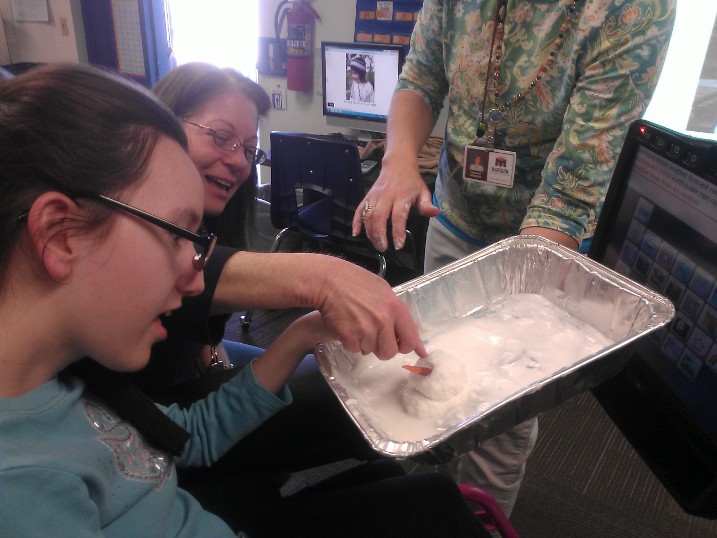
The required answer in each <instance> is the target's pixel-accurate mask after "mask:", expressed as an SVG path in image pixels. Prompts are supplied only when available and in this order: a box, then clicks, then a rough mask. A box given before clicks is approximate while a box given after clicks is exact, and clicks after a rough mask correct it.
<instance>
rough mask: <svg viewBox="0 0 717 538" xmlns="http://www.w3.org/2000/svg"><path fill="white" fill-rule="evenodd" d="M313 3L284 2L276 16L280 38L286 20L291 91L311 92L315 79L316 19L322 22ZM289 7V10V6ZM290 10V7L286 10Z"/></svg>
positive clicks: (305, 0)
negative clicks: (312, 5) (312, 82)
mask: <svg viewBox="0 0 717 538" xmlns="http://www.w3.org/2000/svg"><path fill="white" fill-rule="evenodd" d="M309 1H310V0H283V1H282V2H280V3H279V6H278V7H277V9H276V14H275V16H274V30H275V32H276V37H277V38H278V37H279V33H280V32H281V26H282V23H283V20H284V18H286V27H287V28H286V29H287V40H286V55H287V61H286V87H287V89H289V90H292V91H299V92H301V91H306V90H310V89H311V81H312V79H313V75H314V73H313V61H312V59H313V53H314V19H316V20H319V21H320V20H321V17H319V14H318V13H317V12H316V10H315V9H314V8H313V7H311V4H309ZM289 4H290V6H288V5H289ZM287 6H288V7H287Z"/></svg>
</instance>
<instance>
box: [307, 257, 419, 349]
mask: <svg viewBox="0 0 717 538" xmlns="http://www.w3.org/2000/svg"><path fill="white" fill-rule="evenodd" d="M324 258H325V260H324V261H323V262H322V263H323V265H324V267H323V268H322V269H321V271H320V272H319V273H317V274H323V275H325V276H326V277H327V278H324V279H323V285H316V286H314V294H315V295H314V297H312V298H311V299H310V303H311V304H312V305H314V307H315V308H317V309H318V310H319V311H320V312H321V315H322V317H323V319H324V322H325V323H326V326H327V327H328V329H329V330H330V331H331V333H332V335H333V336H334V337H335V338H336V339H337V340H340V341H341V343H342V344H343V345H344V347H345V348H346V349H347V350H348V351H350V352H352V353H357V352H361V353H363V354H364V355H366V354H368V353H373V354H375V355H376V356H377V357H378V358H379V359H382V360H385V359H390V358H392V357H394V356H395V355H396V354H398V353H409V352H411V351H415V352H416V353H417V354H418V355H419V356H420V357H423V356H425V355H427V351H426V348H425V347H424V344H423V342H422V340H421V335H420V334H419V333H418V327H417V326H416V323H415V322H414V321H413V318H412V317H411V313H410V311H409V310H408V307H407V306H406V304H405V303H404V302H403V301H401V299H399V298H398V296H397V295H396V294H395V293H394V292H393V290H392V289H391V286H390V285H389V284H388V283H387V282H386V281H385V280H383V279H382V278H381V277H379V276H378V275H375V274H374V273H371V272H369V271H367V270H365V269H362V268H361V267H359V266H357V265H354V264H352V263H349V262H346V261H344V260H340V259H338V258H332V257H329V256H326V257H324Z"/></svg>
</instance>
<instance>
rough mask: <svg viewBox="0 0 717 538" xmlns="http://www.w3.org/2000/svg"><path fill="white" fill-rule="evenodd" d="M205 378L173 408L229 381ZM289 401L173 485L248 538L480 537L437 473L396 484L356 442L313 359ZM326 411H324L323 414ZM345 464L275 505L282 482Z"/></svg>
mask: <svg viewBox="0 0 717 538" xmlns="http://www.w3.org/2000/svg"><path fill="white" fill-rule="evenodd" d="M238 371H239V369H233V370H226V371H223V372H219V373H214V374H211V375H208V376H205V377H203V378H201V379H200V380H195V381H192V382H191V383H189V384H185V385H184V386H183V387H181V390H180V391H179V393H178V400H179V402H180V404H182V405H188V404H189V403H191V402H192V401H194V400H196V399H199V398H202V397H204V396H206V394H207V393H209V392H211V391H214V390H216V389H217V388H219V386H221V384H222V383H224V382H226V381H227V380H228V379H230V378H231V377H233V376H234V375H236V374H237V373H238ZM288 385H289V388H290V390H291V392H292V396H293V398H294V402H293V403H292V405H290V406H288V407H287V408H286V409H284V410H282V411H280V412H279V413H277V414H276V415H275V416H273V417H272V418H270V419H269V420H267V421H266V422H265V423H264V424H262V425H261V426H260V427H259V428H257V429H256V430H255V431H254V432H252V433H251V434H250V435H248V436H247V437H245V438H244V439H242V440H241V441H240V442H239V443H237V444H236V445H235V446H234V447H233V448H232V449H231V450H230V451H229V452H227V454H225V455H224V456H223V457H222V458H221V459H220V460H219V461H217V462H216V463H215V464H214V465H212V466H211V467H210V468H206V469H200V468H192V469H179V470H178V473H179V484H180V486H181V487H183V488H185V489H187V490H188V491H189V492H190V493H192V494H193V495H194V496H195V497H196V498H197V499H198V500H199V501H200V502H201V503H202V505H203V506H204V508H205V509H207V510H209V511H211V512H214V513H216V514H217V515H219V516H220V517H222V518H223V519H224V520H225V521H226V522H227V523H228V524H229V525H230V526H232V528H234V529H235V530H237V531H244V532H246V533H248V534H249V536H250V538H261V537H264V536H266V537H272V538H275V537H281V536H292V537H301V536H312V537H321V536H326V537H329V536H330V537H332V538H333V537H338V536H341V537H353V536H355V537H357V538H358V537H362V538H363V537H370V536H376V535H382V536H383V535H385V536H407V537H408V536H410V537H422V536H426V537H429V536H430V537H432V538H435V537H439V536H440V537H463V536H465V537H469V536H471V537H472V536H488V534H487V533H486V531H485V529H484V528H483V526H482V525H481V524H480V523H479V521H478V519H477V518H476V517H475V516H474V515H473V513H472V512H471V510H470V509H469V508H468V505H467V504H466V502H465V501H464V500H463V497H462V495H461V494H460V491H459V490H458V488H457V486H456V484H455V483H454V482H453V481H452V480H451V479H450V478H448V477H446V476H443V475H440V474H437V473H426V474H419V475H411V476H406V475H405V474H404V472H403V469H402V467H401V466H400V465H399V464H398V463H396V462H395V461H393V460H389V459H386V458H383V457H382V456H381V455H380V454H378V453H377V452H375V451H374V450H373V449H372V448H371V446H370V444H369V443H368V442H367V441H366V439H364V437H363V435H362V434H361V432H360V430H359V429H358V427H357V426H356V425H355V424H354V423H353V422H352V421H351V419H350V417H349V416H348V414H347V413H346V411H344V409H343V408H342V406H341V405H340V404H339V402H337V401H335V400H336V396H335V395H334V394H333V391H332V390H331V388H330V387H329V386H328V384H327V383H326V381H325V380H324V378H323V376H322V375H321V373H320V372H319V370H318V367H317V365H316V363H315V361H314V359H313V358H308V359H305V360H304V361H303V362H302V364H301V365H300V366H299V368H297V370H296V371H295V372H294V374H293V375H292V377H291V378H290V379H289V381H288ZM327 403H331V405H327ZM345 459H356V460H360V461H363V462H366V463H364V464H361V465H358V466H356V467H354V468H352V469H349V470H348V471H344V472H343V473H340V474H338V475H336V476H333V477H330V478H328V479H326V480H324V481H322V482H320V483H318V484H316V485H314V486H311V487H308V488H305V489H304V490H301V491H299V492H298V493H296V494H294V495H291V496H288V497H282V496H281V494H280V488H281V486H282V484H283V483H284V480H285V479H286V478H287V477H288V474H289V473H291V472H295V471H300V470H305V469H309V468H312V467H316V466H319V465H325V464H328V463H333V462H337V461H341V460H345Z"/></svg>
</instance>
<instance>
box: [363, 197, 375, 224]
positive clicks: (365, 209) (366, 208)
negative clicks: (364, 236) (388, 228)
mask: <svg viewBox="0 0 717 538" xmlns="http://www.w3.org/2000/svg"><path fill="white" fill-rule="evenodd" d="M372 209H373V205H371V202H369V201H368V200H366V201H365V202H364V203H363V211H361V222H364V221H365V220H366V215H368V212H369V211H371V210H372Z"/></svg>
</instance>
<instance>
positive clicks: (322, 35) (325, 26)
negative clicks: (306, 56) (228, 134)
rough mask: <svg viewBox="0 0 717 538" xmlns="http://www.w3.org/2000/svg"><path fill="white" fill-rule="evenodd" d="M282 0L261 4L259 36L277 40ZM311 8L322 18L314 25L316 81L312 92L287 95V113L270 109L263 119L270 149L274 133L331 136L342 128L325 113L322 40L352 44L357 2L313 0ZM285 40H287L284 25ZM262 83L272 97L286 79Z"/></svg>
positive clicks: (266, 0)
mask: <svg viewBox="0 0 717 538" xmlns="http://www.w3.org/2000/svg"><path fill="white" fill-rule="evenodd" d="M278 5H279V0H264V1H262V2H261V3H260V4H259V35H260V36H262V37H274V35H275V33H274V13H275V11H276V8H277V6H278ZM311 5H312V6H313V8H314V9H315V10H316V11H317V12H318V13H319V15H320V16H321V21H317V22H316V24H315V25H314V29H315V35H314V62H313V67H314V82H313V87H312V89H311V91H307V92H294V91H287V92H286V110H271V111H270V112H269V114H268V116H267V117H266V118H264V119H263V120H262V126H261V133H260V138H261V140H262V143H263V144H266V145H267V147H268V143H269V133H270V132H271V131H303V132H310V133H329V132H336V131H339V130H342V131H346V132H348V131H349V130H348V129H340V128H338V127H336V126H335V125H331V126H330V125H328V124H327V123H326V117H324V116H323V114H322V100H321V56H320V54H321V41H353V35H354V19H355V13H356V0H314V1H313V2H312V3H311ZM282 37H286V24H284V27H283V31H282ZM259 84H261V86H262V87H263V88H264V89H265V90H266V91H267V92H269V94H271V91H272V90H273V89H274V88H275V87H276V86H277V85H279V86H283V88H286V78H285V77H275V76H268V75H259Z"/></svg>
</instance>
